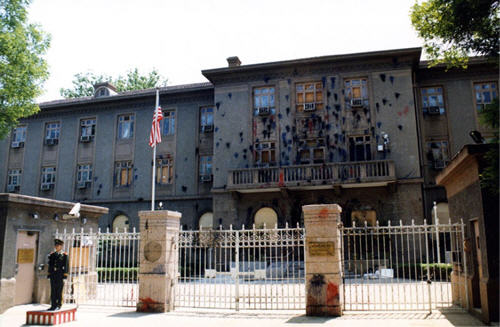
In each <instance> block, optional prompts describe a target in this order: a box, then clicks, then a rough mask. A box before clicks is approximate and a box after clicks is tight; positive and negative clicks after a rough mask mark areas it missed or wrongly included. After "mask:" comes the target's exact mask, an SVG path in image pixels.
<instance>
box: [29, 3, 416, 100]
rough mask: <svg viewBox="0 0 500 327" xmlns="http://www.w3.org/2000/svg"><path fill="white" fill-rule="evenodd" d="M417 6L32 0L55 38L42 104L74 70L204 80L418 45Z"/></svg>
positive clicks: (35, 14) (32, 13) (32, 15)
mask: <svg viewBox="0 0 500 327" xmlns="http://www.w3.org/2000/svg"><path fill="white" fill-rule="evenodd" d="M414 2H415V0H381V1H373V0H329V1H327V0H301V1H297V0H283V1H282V0H280V1H278V0H251V1H250V0H248V1H247V0H200V1H195V0H176V1H171V0H140V1H139V0H135V1H133V0H33V2H32V4H31V5H30V7H29V20H30V22H33V23H37V24H39V25H41V27H42V29H43V30H44V31H45V32H47V33H49V34H50V35H51V46H50V49H49V51H48V53H47V55H46V59H47V62H48V65H49V72H50V77H49V79H48V80H47V81H46V82H45V84H44V89H45V92H44V94H43V95H42V96H41V97H39V98H38V99H37V101H39V102H43V101H50V100H55V99H60V98H61V96H60V94H59V89H60V88H68V87H71V85H72V84H71V82H72V80H73V76H74V75H75V74H77V73H85V72H93V73H95V74H106V75H111V76H118V75H125V74H126V73H127V71H129V70H131V69H134V68H136V67H137V68H138V69H139V71H140V72H141V73H144V74H145V73H148V72H149V71H151V70H152V69H157V70H158V71H159V72H160V74H161V75H162V76H163V77H165V78H167V79H168V85H177V84H186V83H198V82H206V81H207V80H206V79H205V77H204V76H203V75H202V74H201V70H203V69H211V68H220V67H226V66H227V61H226V58H227V57H230V56H238V57H239V58H240V60H241V61H242V64H243V65H245V64H255V63H263V62H270V61H280V60H288V59H298V58H308V57H315V56H324V55H337V54H346V53H356V52H366V51H376V50H388V49H397V48H408V47H418V46H421V45H422V42H421V40H419V39H418V37H417V34H416V32H415V31H414V30H413V28H412V26H411V22H410V17H409V12H410V8H411V6H412V5H413V3H414Z"/></svg>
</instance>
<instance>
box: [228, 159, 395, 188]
mask: <svg viewBox="0 0 500 327" xmlns="http://www.w3.org/2000/svg"><path fill="white" fill-rule="evenodd" d="M228 179H229V180H228V187H229V188H241V187H243V188H253V187H284V186H297V185H298V183H300V185H302V186H304V185H324V184H325V183H328V184H333V183H340V184H343V183H369V182H380V181H393V180H395V179H396V172H395V168H394V162H393V161H392V160H374V161H360V162H345V163H327V164H314V165H294V166H283V167H265V168H246V169H236V170H230V171H229V175H228Z"/></svg>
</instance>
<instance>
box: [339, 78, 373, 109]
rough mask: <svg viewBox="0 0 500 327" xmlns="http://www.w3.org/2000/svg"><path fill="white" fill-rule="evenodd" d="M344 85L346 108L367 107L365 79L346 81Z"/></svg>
mask: <svg viewBox="0 0 500 327" xmlns="http://www.w3.org/2000/svg"><path fill="white" fill-rule="evenodd" d="M344 84H345V100H346V104H347V106H348V107H363V106H365V107H367V106H368V88H367V84H368V82H367V79H366V78H358V79H348V80H346V81H345V82H344Z"/></svg>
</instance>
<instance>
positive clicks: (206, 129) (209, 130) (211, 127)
mask: <svg viewBox="0 0 500 327" xmlns="http://www.w3.org/2000/svg"><path fill="white" fill-rule="evenodd" d="M202 131H203V133H212V132H213V131H214V125H205V126H203V128H202Z"/></svg>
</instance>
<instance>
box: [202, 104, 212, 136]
mask: <svg viewBox="0 0 500 327" xmlns="http://www.w3.org/2000/svg"><path fill="white" fill-rule="evenodd" d="M200 127H201V132H202V133H209V132H212V131H213V130H214V107H203V108H201V109H200Z"/></svg>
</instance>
